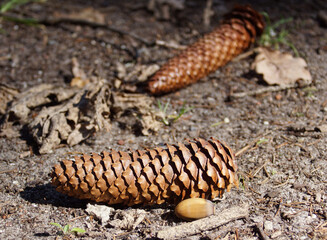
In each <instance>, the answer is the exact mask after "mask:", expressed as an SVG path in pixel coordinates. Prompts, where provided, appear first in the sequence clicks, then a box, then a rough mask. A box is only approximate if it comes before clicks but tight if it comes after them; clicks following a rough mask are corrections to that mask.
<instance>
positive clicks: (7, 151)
mask: <svg viewBox="0 0 327 240" xmlns="http://www.w3.org/2000/svg"><path fill="white" fill-rule="evenodd" d="M91 2H92V4H91ZM108 2H109V3H108ZM108 2H107V1H76V0H66V1H50V0H48V1H47V2H45V3H33V4H28V5H25V6H21V7H19V8H17V9H15V10H13V11H11V12H10V13H14V14H19V15H20V16H28V17H35V18H38V19H40V18H44V17H48V16H55V15H56V14H57V13H63V12H65V13H68V12H71V11H78V10H80V9H83V8H85V7H92V8H94V9H97V10H101V11H102V12H103V13H105V14H106V18H107V20H108V21H109V22H110V23H111V24H112V26H114V27H116V28H118V29H120V30H123V31H126V32H127V33H133V34H135V35H137V36H139V37H140V38H141V39H143V40H144V41H147V42H149V43H152V42H154V41H155V39H161V40H164V41H170V40H174V41H175V42H178V43H179V44H188V43H189V42H192V41H194V40H195V39H196V38H197V37H198V36H199V35H200V34H202V33H204V32H206V31H208V30H210V29H211V27H209V28H208V29H205V28H204V27H203V21H202V15H203V9H204V8H205V5H206V1H195V0H194V1H193V0H192V1H185V2H186V3H185V8H184V9H183V10H182V11H176V12H175V13H174V14H173V15H172V16H171V18H170V19H169V20H167V21H162V20H158V19H157V18H155V17H154V15H153V13H152V12H151V11H148V10H147V9H146V5H147V1H137V2H135V3H134V1H108ZM299 2H300V3H299ZM234 3H236V2H235V1H214V4H213V8H212V9H213V10H214V12H215V15H214V16H213V17H212V22H211V26H215V25H216V24H217V23H218V19H219V18H220V17H221V16H222V14H223V13H225V12H226V11H228V10H229V9H230V8H231V7H232V6H233V4H234ZM238 3H248V1H238ZM250 3H251V5H252V6H253V7H254V8H255V9H257V10H258V11H266V12H267V13H269V15H270V17H271V19H272V22H274V21H277V20H279V19H281V18H285V17H292V18H293V21H292V22H290V23H288V24H286V25H285V26H286V28H287V30H288V31H289V32H290V40H291V41H292V43H293V44H294V45H295V47H296V48H297V49H298V51H299V53H300V55H301V56H302V57H303V58H304V59H305V60H306V61H307V63H308V68H309V70H310V72H311V74H312V77H313V83H312V84H311V85H310V86H309V87H305V88H293V89H287V90H283V91H279V92H268V93H264V94H261V95H257V96H247V97H243V98H239V99H232V100H231V99H229V98H228V96H229V95H230V93H231V92H246V91H250V90H254V89H257V88H263V87H266V85H265V84H263V83H262V82H261V81H260V80H259V79H258V77H257V76H255V75H253V74H252V73H251V71H250V65H251V62H252V60H253V59H252V58H251V57H249V58H245V59H242V60H240V61H236V62H231V63H229V64H228V65H226V66H225V67H222V68H221V69H219V70H218V71H217V72H215V73H213V74H211V75H210V76H209V77H207V78H206V79H203V80H201V81H200V82H198V83H196V84H194V85H192V86H190V87H187V88H185V89H183V90H181V91H178V92H176V93H172V94H168V95H165V96H162V97H158V100H160V101H161V102H166V101H167V100H170V102H171V107H170V108H169V109H168V111H169V113H170V114H175V113H176V112H178V110H179V109H180V108H181V107H182V105H183V103H184V102H185V103H186V105H187V106H192V107H193V109H192V110H191V111H189V112H187V113H186V114H184V115H183V116H182V117H181V118H180V119H178V120H177V121H176V122H174V123H173V124H172V125H171V126H164V125H163V127H162V128H161V129H160V130H159V132H158V133H157V134H153V135H151V136H142V135H136V134H135V133H134V132H133V131H131V130H130V128H121V124H119V123H118V121H113V127H112V129H111V131H110V132H109V133H106V132H98V133H97V134H95V135H94V136H92V137H91V138H89V139H87V140H86V141H84V142H83V143H81V144H79V145H77V146H74V147H67V146H62V148H58V149H56V150H54V151H53V153H50V154H46V155H38V154H36V152H37V151H35V145H34V143H33V142H32V141H31V139H30V138H29V137H28V135H27V134H26V133H25V132H24V130H21V131H20V133H21V136H20V137H12V138H9V137H1V138H0V169H1V170H0V238H1V239H55V238H56V237H57V230H58V229H56V228H55V227H54V226H51V225H49V223H50V222H57V223H60V224H62V225H65V224H70V225H72V226H73V227H80V228H83V229H85V230H86V233H85V234H82V235H79V236H78V237H77V238H80V239H104V238H108V239H112V238H116V239H146V238H147V239H152V238H153V237H154V236H155V234H154V233H155V232H156V231H158V230H160V229H164V228H166V227H169V226H175V225H179V224H182V223H183V222H182V221H181V220H178V219H177V218H176V217H175V216H174V214H173V206H166V205H164V206H155V207H151V208H143V209H144V211H146V214H147V215H146V219H147V220H144V221H142V222H141V223H140V224H139V225H138V226H137V227H136V228H135V229H134V230H124V229H123V228H120V227H119V226H115V227H113V226H111V225H110V222H109V224H106V225H104V226H102V225H101V224H100V223H99V222H98V221H97V220H96V219H94V218H93V217H91V216H89V214H87V213H86V212H85V208H86V202H85V201H81V200H77V199H73V198H69V197H67V196H64V195H61V194H59V193H57V192H56V191H55V189H54V188H53V187H52V186H51V185H49V182H50V177H49V173H50V172H51V168H52V166H53V165H54V164H56V163H57V162H58V161H59V160H61V159H64V158H66V157H67V152H75V153H79V152H100V151H102V150H108V149H119V150H127V149H129V148H131V149H139V148H143V147H144V146H146V147H155V146H158V145H160V144H162V143H165V142H168V143H176V142H178V141H183V139H184V138H193V137H202V138H205V139H207V138H209V137H211V136H214V137H217V138H218V139H221V140H223V141H225V142H227V143H229V145H230V146H231V147H232V148H233V149H234V150H235V151H238V150H240V149H242V148H243V147H245V146H248V145H249V148H248V149H247V151H245V152H244V153H243V154H241V155H240V156H239V157H238V158H237V162H238V165H239V177H240V181H241V187H240V188H239V189H232V191H231V192H229V193H227V194H226V198H225V199H224V200H223V201H221V202H218V203H217V204H216V210H217V212H220V211H221V210H223V209H226V208H228V207H231V206H234V205H240V204H242V203H249V204H250V215H249V218H247V219H240V220H236V221H233V222H231V223H229V224H226V225H223V226H221V227H219V228H216V229H212V230H210V231H206V232H203V233H202V234H198V235H194V236H189V237H188V238H187V239H219V238H223V237H225V236H226V235H227V234H229V235H228V236H226V238H224V239H268V238H273V239H326V238H327V228H326V221H327V208H326V204H327V194H326V192H327V177H326V176H327V169H326V164H327V153H326V152H327V148H326V146H327V138H326V132H325V131H326V130H325V131H322V130H323V129H321V130H319V126H321V125H323V124H326V119H327V118H326V112H327V94H326V93H327V79H326V76H327V64H326V63H327V29H326V27H325V26H324V24H326V22H322V21H323V19H322V18H318V12H319V11H322V13H321V14H325V17H326V11H327V4H326V3H325V2H324V1H323V0H322V1H319V0H316V1H309V0H308V1H292V0H288V1H251V2H250ZM319 19H320V20H321V21H320V20H319ZM0 27H1V29H2V33H1V35H0V81H1V83H4V84H6V85H8V86H11V87H14V88H17V89H19V90H21V91H23V90H25V89H27V88H30V87H32V86H35V85H37V84H40V83H55V84H58V85H61V86H67V88H68V87H69V82H68V80H70V79H71V78H72V73H71V59H72V58H73V57H76V58H77V59H78V61H79V63H80V65H81V68H82V69H83V70H84V71H85V72H89V73H90V72H92V73H94V74H96V75H98V76H100V77H102V78H105V79H108V81H113V80H114V79H115V77H116V75H117V64H116V63H117V62H120V63H123V64H136V63H138V64H144V65H147V64H153V63H158V64H162V63H163V62H164V61H165V60H167V59H168V58H169V57H171V56H173V55H174V54H175V53H176V50H173V49H171V48H165V47H161V46H158V45H155V44H153V45H151V44H148V45H147V44H145V43H144V42H142V41H140V40H137V39H136V38H133V37H131V36H129V35H126V34H119V33H116V32H113V31H110V30H108V29H105V28H99V27H91V26H86V25H83V24H72V23H62V24H57V25H53V26H49V25H48V26H28V25H24V24H18V23H14V22H11V21H5V20H2V22H1V25H0ZM282 50H283V51H288V52H291V49H290V48H288V47H287V46H282ZM1 104H2V103H1ZM227 118H228V119H229V121H225V122H224V119H227ZM218 122H221V124H215V123H218ZM13 128H14V130H20V129H21V126H19V125H18V126H13ZM260 140H262V141H260ZM30 152H31V154H30ZM129 210H130V209H126V211H129ZM113 218H114V217H113ZM256 226H259V228H262V229H263V234H260V231H258V229H257V227H256ZM69 237H71V238H73V235H70V236H69ZM265 237H266V238H265Z"/></svg>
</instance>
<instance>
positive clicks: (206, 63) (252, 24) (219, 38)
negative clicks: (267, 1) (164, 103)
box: [147, 6, 264, 95]
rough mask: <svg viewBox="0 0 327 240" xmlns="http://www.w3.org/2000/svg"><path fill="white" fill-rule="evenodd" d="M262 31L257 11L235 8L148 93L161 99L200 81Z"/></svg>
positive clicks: (158, 78) (170, 65) (168, 66)
mask: <svg viewBox="0 0 327 240" xmlns="http://www.w3.org/2000/svg"><path fill="white" fill-rule="evenodd" d="M263 28H264V22H263V18H262V16H261V15H260V14H259V13H258V12H257V11H255V10H253V9H252V8H251V7H249V6H237V7H235V8H234V9H233V10H232V11H231V12H230V13H229V14H227V15H225V17H224V20H223V21H222V22H221V24H220V25H219V26H218V28H216V29H215V30H214V31H212V32H211V33H208V34H207V35H204V36H203V37H202V38H200V39H199V40H198V41H197V42H195V43H193V44H192V45H190V46H189V47H188V48H186V49H185V50H184V51H182V52H181V53H180V54H179V55H177V56H175V57H174V58H172V59H170V60H169V61H168V62H167V63H166V64H164V65H163V66H162V67H161V68H160V69H159V70H158V72H156V73H155V75H154V76H153V77H151V79H150V80H149V81H148V83H147V84H148V90H149V91H150V92H151V93H152V94H155V95H159V94H163V93H169V92H172V91H176V90H178V89H180V88H183V87H185V86H187V85H189V84H191V83H194V82H196V81H198V80H199V79H201V78H203V77H205V76H207V75H208V74H209V73H211V72H213V71H215V70H217V68H219V67H221V66H223V65H225V64H226V63H227V62H229V61H230V60H231V59H233V58H234V57H235V56H237V55H238V54H240V53H241V52H243V51H244V50H246V49H247V48H248V47H249V46H250V45H251V43H253V42H254V41H255V37H256V36H259V35H260V34H261V33H262V31H263Z"/></svg>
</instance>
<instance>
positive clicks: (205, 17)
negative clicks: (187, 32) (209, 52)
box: [203, 0, 214, 27]
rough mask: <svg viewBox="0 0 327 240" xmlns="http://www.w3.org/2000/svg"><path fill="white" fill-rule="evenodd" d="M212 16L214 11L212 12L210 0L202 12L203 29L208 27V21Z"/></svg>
mask: <svg viewBox="0 0 327 240" xmlns="http://www.w3.org/2000/svg"><path fill="white" fill-rule="evenodd" d="M213 14H214V11H212V0H207V3H206V7H205V9H204V11H203V24H204V26H205V27H209V26H210V19H211V17H212V15H213Z"/></svg>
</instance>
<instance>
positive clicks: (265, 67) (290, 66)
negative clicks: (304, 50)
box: [252, 48, 312, 86]
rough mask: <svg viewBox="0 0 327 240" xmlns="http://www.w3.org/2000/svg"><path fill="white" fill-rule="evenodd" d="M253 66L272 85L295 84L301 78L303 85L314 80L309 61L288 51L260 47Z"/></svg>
mask: <svg viewBox="0 0 327 240" xmlns="http://www.w3.org/2000/svg"><path fill="white" fill-rule="evenodd" d="M258 51H259V54H258V55H257V56H256V58H255V60H254V62H253V64H252V68H253V69H255V71H256V72H257V73H259V74H262V75H263V79H264V80H265V81H266V82H267V83H268V84H270V85H273V84H277V85H280V86H294V85H295V84H296V83H297V82H298V81H299V80H302V81H301V83H302V84H303V85H308V84H310V83H311V81H312V77H311V74H310V72H309V71H308V70H307V68H306V67H307V63H306V62H305V61H304V59H303V58H299V57H296V58H294V57H292V55H290V54H288V53H281V52H280V51H277V50H276V51H272V50H268V49H266V48H259V49H258Z"/></svg>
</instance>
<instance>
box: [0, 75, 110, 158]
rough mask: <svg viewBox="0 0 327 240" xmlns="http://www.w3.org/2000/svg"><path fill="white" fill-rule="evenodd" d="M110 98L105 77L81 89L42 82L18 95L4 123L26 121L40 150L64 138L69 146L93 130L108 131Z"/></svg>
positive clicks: (48, 148) (24, 123) (22, 123)
mask: <svg viewBox="0 0 327 240" xmlns="http://www.w3.org/2000/svg"><path fill="white" fill-rule="evenodd" d="M111 101H112V98H111V90H110V86H109V84H108V83H106V82H105V80H99V81H98V82H96V83H92V84H91V83H90V84H88V85H86V86H85V87H84V88H83V89H72V88H63V87H57V86H55V85H51V84H41V85H38V86H35V87H33V88H31V89H29V90H27V91H25V92H23V93H21V94H19V95H18V96H17V100H16V101H14V102H13V104H12V106H11V108H10V109H9V110H8V111H7V114H6V116H5V121H4V124H3V126H6V125H8V123H10V122H12V121H19V122H20V123H21V125H27V126H28V129H29V131H30V133H31V135H32V136H33V137H34V139H35V141H36V142H37V144H38V145H39V146H40V149H39V152H40V153H41V154H44V153H49V152H51V151H52V150H53V149H54V148H56V147H57V146H58V145H60V144H61V143H63V142H67V143H68V144H69V145H70V146H72V145H75V144H78V143H79V142H81V141H83V140H84V139H86V138H88V137H89V136H90V135H91V134H92V133H94V132H96V131H99V130H101V129H105V130H107V131H108V130H109V129H110V126H111V124H110V112H111V110H110V108H111V104H112V102H111Z"/></svg>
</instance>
